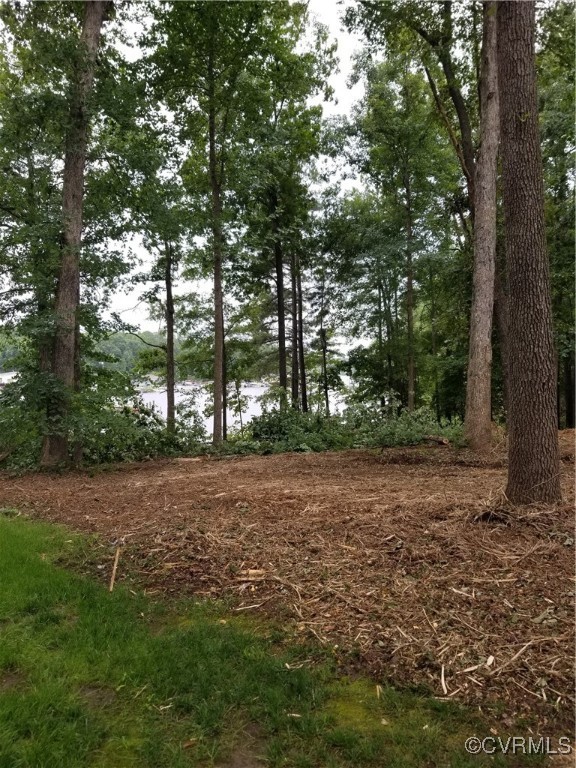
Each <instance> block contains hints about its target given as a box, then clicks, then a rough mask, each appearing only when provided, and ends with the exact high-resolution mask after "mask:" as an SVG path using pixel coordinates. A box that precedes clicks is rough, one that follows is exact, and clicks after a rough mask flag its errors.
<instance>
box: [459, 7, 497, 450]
mask: <svg viewBox="0 0 576 768" xmlns="http://www.w3.org/2000/svg"><path fill="white" fill-rule="evenodd" d="M483 10H484V24H483V39H482V60H481V67H480V149H479V152H478V159H477V162H476V178H475V181H474V194H475V204H474V207H475V220H474V270H473V280H472V282H473V290H472V307H471V309H470V346H469V352H468V377H467V381H466V414H465V419H464V431H465V435H466V438H467V440H468V444H469V445H470V447H471V448H473V449H474V450H477V451H482V450H486V449H487V448H489V446H490V443H491V429H490V427H491V421H492V408H491V390H492V376H491V373H492V315H493V310H494V278H495V266H496V175H497V174H496V171H497V169H496V165H497V160H498V141H499V133H500V130H499V115H498V73H497V64H496V3H495V2H486V3H484V4H483Z"/></svg>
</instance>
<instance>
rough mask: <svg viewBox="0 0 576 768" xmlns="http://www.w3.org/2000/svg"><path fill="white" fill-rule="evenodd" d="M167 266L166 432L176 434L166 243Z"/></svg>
mask: <svg viewBox="0 0 576 768" xmlns="http://www.w3.org/2000/svg"><path fill="white" fill-rule="evenodd" d="M164 248H165V254H166V256H165V258H166V264H165V269H164V281H165V284H166V318H165V319H166V430H167V432H168V433H169V434H171V435H172V434H174V431H175V429H176V398H175V388H176V371H175V363H174V297H173V295H172V261H173V260H172V244H171V243H168V242H167V243H165V246H164Z"/></svg>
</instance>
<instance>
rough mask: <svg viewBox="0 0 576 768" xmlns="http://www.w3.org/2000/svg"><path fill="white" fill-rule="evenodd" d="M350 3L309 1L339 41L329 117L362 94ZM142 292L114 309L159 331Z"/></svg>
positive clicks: (117, 299) (181, 287) (122, 297)
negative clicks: (354, 76) (354, 80)
mask: <svg viewBox="0 0 576 768" xmlns="http://www.w3.org/2000/svg"><path fill="white" fill-rule="evenodd" d="M349 4H350V2H349V0H343V1H342V2H338V1H337V0H309V3H308V8H309V11H310V15H311V17H312V18H315V19H316V20H317V21H319V22H320V23H322V24H324V25H325V26H326V27H328V31H329V38H330V41H332V40H336V41H337V43H338V51H337V57H338V60H339V65H338V71H337V72H336V73H335V74H333V75H332V76H331V78H330V81H329V83H330V85H331V86H332V88H333V90H334V95H333V100H332V101H331V102H323V104H322V107H323V110H324V115H325V116H327V117H332V116H335V115H341V114H349V113H350V111H351V109H352V106H353V104H354V103H356V102H357V101H359V100H360V98H361V97H362V94H363V85H362V84H361V83H358V84H356V85H355V86H354V87H353V88H348V86H347V84H346V83H347V80H348V78H349V76H350V74H351V72H352V67H353V55H354V53H355V52H356V51H358V50H360V48H361V47H362V41H361V39H360V38H359V37H358V36H357V35H354V34H351V33H349V32H347V31H345V30H344V29H343V28H342V23H341V21H340V18H341V16H342V15H343V13H344V10H345V8H346V7H347V6H348V5H349ZM136 251H137V253H138V254H139V255H140V256H141V258H145V253H144V252H143V250H142V249H140V248H136ZM204 283H205V285H204V286H203V288H204V290H209V286H208V284H207V283H206V281H204ZM194 287H195V286H193V285H192V284H187V285H186V284H184V283H183V281H180V282H179V283H178V285H177V286H176V291H175V292H176V293H185V292H190V291H191V290H193V289H194ZM201 290H202V288H201ZM142 291H143V288H142V286H140V287H138V288H137V289H136V290H132V291H129V292H128V293H124V292H121V293H117V294H116V295H115V296H114V297H113V299H112V303H111V310H112V311H113V312H117V313H119V314H120V316H121V317H122V319H123V320H125V321H126V322H128V323H131V324H133V325H137V326H139V327H140V329H141V330H149V331H158V330H159V323H158V322H157V321H151V320H149V319H148V313H147V309H146V306H145V304H143V303H140V304H139V302H138V296H139V295H140V294H141V293H142Z"/></svg>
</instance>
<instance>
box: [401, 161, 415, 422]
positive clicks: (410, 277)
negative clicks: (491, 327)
mask: <svg viewBox="0 0 576 768" xmlns="http://www.w3.org/2000/svg"><path fill="white" fill-rule="evenodd" d="M404 188H405V192H406V325H407V331H408V410H409V411H413V410H414V403H415V396H416V370H415V368H416V367H415V363H414V268H413V264H412V245H413V243H412V239H413V232H412V187H411V183H410V177H409V176H408V174H406V176H405V178H404Z"/></svg>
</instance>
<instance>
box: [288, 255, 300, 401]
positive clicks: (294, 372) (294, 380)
mask: <svg viewBox="0 0 576 768" xmlns="http://www.w3.org/2000/svg"><path fill="white" fill-rule="evenodd" d="M290 288H291V291H292V295H291V300H290V303H291V307H290V309H291V313H292V355H291V357H292V366H291V379H290V384H291V394H292V407H293V408H296V409H297V410H298V409H299V408H300V375H299V371H298V299H297V295H296V294H297V290H298V289H297V285H296V259H295V256H294V252H292V256H291V257H290Z"/></svg>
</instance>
